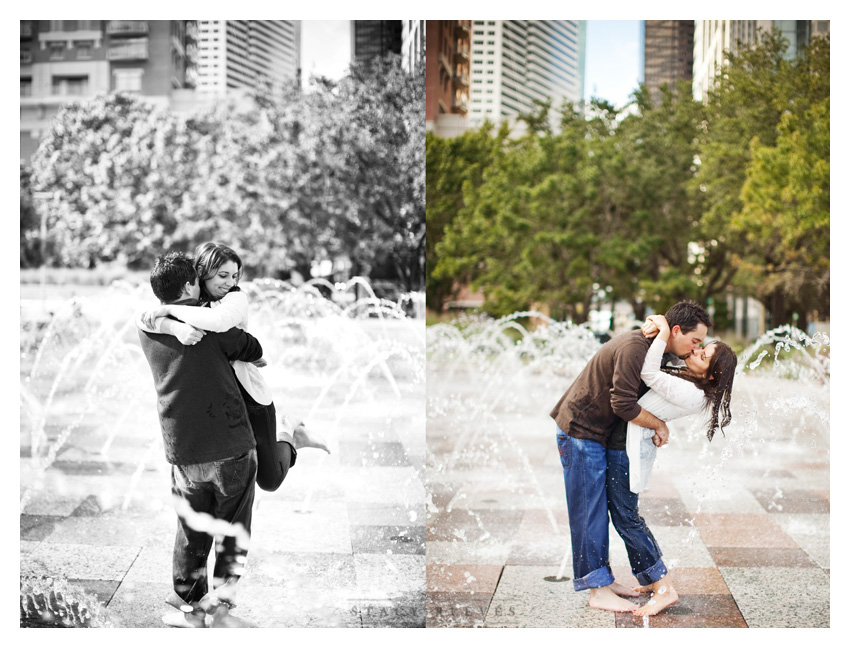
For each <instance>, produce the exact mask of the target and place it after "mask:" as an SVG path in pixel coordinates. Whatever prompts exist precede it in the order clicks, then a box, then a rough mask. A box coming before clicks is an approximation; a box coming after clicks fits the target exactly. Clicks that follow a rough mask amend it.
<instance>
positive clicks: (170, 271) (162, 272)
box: [151, 251, 198, 304]
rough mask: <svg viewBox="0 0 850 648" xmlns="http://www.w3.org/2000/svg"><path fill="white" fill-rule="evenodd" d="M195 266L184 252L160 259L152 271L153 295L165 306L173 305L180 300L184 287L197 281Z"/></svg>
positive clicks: (172, 253)
mask: <svg viewBox="0 0 850 648" xmlns="http://www.w3.org/2000/svg"><path fill="white" fill-rule="evenodd" d="M197 278H198V276H197V274H196V273H195V264H194V262H193V261H192V259H191V258H190V257H188V256H186V254H185V253H184V252H177V251H170V252H166V253H165V254H163V255H162V256H160V257H158V258H157V260H156V263H155V264H154V266H153V270H151V288H153V294H154V295H156V296H157V299H159V301H161V302H162V303H163V304H172V303H174V302H176V301H177V300H178V299H180V295H182V294H183V286H184V285H185V284H186V283H187V282H188V283H190V284H192V285H194V284H195V281H197Z"/></svg>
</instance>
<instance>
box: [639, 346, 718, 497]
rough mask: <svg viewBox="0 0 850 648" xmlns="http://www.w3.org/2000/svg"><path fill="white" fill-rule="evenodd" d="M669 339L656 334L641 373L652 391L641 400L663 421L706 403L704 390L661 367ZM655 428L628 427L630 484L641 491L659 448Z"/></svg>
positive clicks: (697, 410)
mask: <svg viewBox="0 0 850 648" xmlns="http://www.w3.org/2000/svg"><path fill="white" fill-rule="evenodd" d="M666 346H667V343H666V341H664V340H661V339H659V338H658V337H656V338H655V339H654V340H653V341H652V344H651V345H650V347H649V351H647V352H646V358H645V359H644V362H643V368H642V369H641V373H640V377H641V380H643V382H644V383H646V386H647V387H649V391H648V392H647V393H646V394H644V395H643V396H641V397H640V399H639V400H638V404H639V405H640V406H641V407H642V408H643V409H645V410H646V411H647V412H649V413H650V414H653V415H654V416H655V417H656V418H659V419H661V420H662V421H665V422H666V421H670V420H672V419H675V418H680V417H682V416H690V415H691V414H696V413H697V412H699V411H700V410H701V409H702V408H703V407H704V406H705V394H704V392H703V391H702V390H701V389H700V388H699V387H697V386H696V385H695V384H693V383H692V382H690V381H688V380H683V379H681V378H677V377H676V376H671V375H670V374H667V373H665V372H663V371H661V358H662V356H663V355H664V349H665V347H666ZM654 435H655V430H652V429H650V428H642V427H640V426H639V425H635V424H634V423H629V424H628V427H627V429H626V453H627V454H628V456H629V487H630V489H631V491H632V492H633V493H639V492H640V491H642V490H645V489H646V488H647V487H648V486H649V479H650V476H651V474H652V465H653V463H654V461H655V454H656V452H657V448H656V447H655V444H654V443H653V442H652V437H653V436H654Z"/></svg>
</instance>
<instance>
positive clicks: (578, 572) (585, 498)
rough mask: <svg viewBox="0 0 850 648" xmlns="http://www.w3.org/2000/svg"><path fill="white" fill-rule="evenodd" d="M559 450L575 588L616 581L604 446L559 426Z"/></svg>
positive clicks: (583, 588)
mask: <svg viewBox="0 0 850 648" xmlns="http://www.w3.org/2000/svg"><path fill="white" fill-rule="evenodd" d="M557 441H558V452H559V453H560V455H561V466H562V467H563V469H564V487H565V488H566V491H567V509H568V511H569V517H570V537H571V539H572V546H573V577H574V578H573V588H574V589H575V591H577V592H580V591H581V590H585V589H589V588H596V587H605V586H606V585H610V584H611V583H613V582H614V574H613V573H612V572H611V567H610V566H609V565H608V499H607V493H606V491H607V489H606V479H607V476H606V473H607V467H608V461H607V457H606V450H605V446H603V445H602V444H600V443H597V442H595V441H587V440H584V439H575V438H573V437H571V436H568V435H567V434H566V433H565V432H564V431H563V430H561V429H560V428H558V434H557Z"/></svg>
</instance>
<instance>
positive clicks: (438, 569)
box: [425, 565, 503, 595]
mask: <svg viewBox="0 0 850 648" xmlns="http://www.w3.org/2000/svg"><path fill="white" fill-rule="evenodd" d="M502 569H503V567H502V566H501V565H426V571H425V574H426V587H427V591H428V592H429V595H430V593H432V592H455V593H460V592H462V593H466V594H480V593H482V592H486V593H488V594H492V593H493V592H494V591H495V590H496V585H497V584H498V582H499V578H500V577H501V575H502Z"/></svg>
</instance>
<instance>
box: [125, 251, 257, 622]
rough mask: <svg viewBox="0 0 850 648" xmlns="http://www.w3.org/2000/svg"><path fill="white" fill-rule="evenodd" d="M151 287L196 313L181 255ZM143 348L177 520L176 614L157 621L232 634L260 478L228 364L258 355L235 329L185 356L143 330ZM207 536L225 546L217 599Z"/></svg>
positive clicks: (157, 268) (195, 286) (157, 270)
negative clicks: (231, 614)
mask: <svg viewBox="0 0 850 648" xmlns="http://www.w3.org/2000/svg"><path fill="white" fill-rule="evenodd" d="M150 282H151V288H153V292H154V294H155V295H156V296H157V298H158V299H159V300H160V301H161V302H162V303H163V304H192V305H197V303H198V297H199V294H200V282H199V281H198V278H197V276H196V274H195V268H194V264H193V262H192V260H191V259H190V258H189V257H187V256H186V255H185V254H183V253H182V252H169V253H167V254H165V255H163V256H161V257H159V258H158V259H157V261H156V264H155V265H154V268H153V270H152V271H151V277H150ZM139 338H140V340H141V345H142V350H143V352H144V354H145V357H146V358H147V360H148V363H149V364H150V367H151V372H152V373H153V379H154V386H155V388H156V391H157V395H158V400H157V409H158V412H159V420H160V426H161V429H162V438H163V445H164V447H165V458H166V460H167V461H168V462H169V463H170V464H171V465H172V466H171V490H172V493H173V494H174V497H175V508H176V511H177V516H178V524H177V536H176V538H175V542H174V554H173V573H172V577H173V584H174V592H173V593H171V594H170V595H169V597H168V598H167V599H166V601H167V602H169V603H170V604H172V605H174V606H175V607H178V608H179V609H181V610H182V611H181V612H173V613H171V614H166V615H165V616H163V621H164V622H165V623H166V624H167V625H170V626H173V627H182V628H202V627H204V626H205V620H206V615H207V614H208V613H209V614H210V615H213V617H214V619H213V623H214V625H228V624H230V623H229V622H228V619H227V611H228V609H229V607H231V606H232V599H233V595H232V592H233V588H234V586H235V584H236V582H237V581H238V579H239V576H240V574H241V573H242V571H244V562H245V556H246V554H247V539H248V537H249V536H250V532H251V509H252V506H253V503H254V481H255V478H256V473H257V455H256V450H255V447H256V442H255V440H254V435H253V433H252V431H251V427H250V425H249V423H248V414H247V411H246V409H245V403H244V401H243V400H242V396H241V394H240V392H239V387H238V385H237V382H236V377H235V375H234V373H233V369H232V368H231V365H230V361H231V360H244V361H246V362H252V361H254V360H257V359H259V358H261V357H262V355H263V350H262V347H261V346H260V343H259V342H258V341H257V340H256V339H255V338H253V337H252V336H251V335H249V334H248V333H246V332H245V331H243V330H241V329H238V328H233V329H230V330H229V331H227V332H225V333H206V334H205V335H201V334H198V335H197V336H196V337H195V339H194V341H193V342H192V343H191V344H190V345H188V346H185V345H184V344H183V343H182V342H180V341H179V340H178V339H177V338H175V337H173V336H171V335H164V334H158V333H148V332H146V331H141V330H140V331H139ZM204 514H206V515H204ZM208 516H211V517H212V520H211V519H210V517H208ZM204 529H206V530H208V531H209V533H207V532H206V531H205V530H204ZM213 533H224V541H223V542H221V543H217V544H216V550H215V555H216V559H215V568H214V572H213V585H214V587H216V589H215V591H214V592H211V593H208V581H207V573H206V571H207V570H206V564H207V558H208V556H209V553H210V549H211V547H212V542H213Z"/></svg>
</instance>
